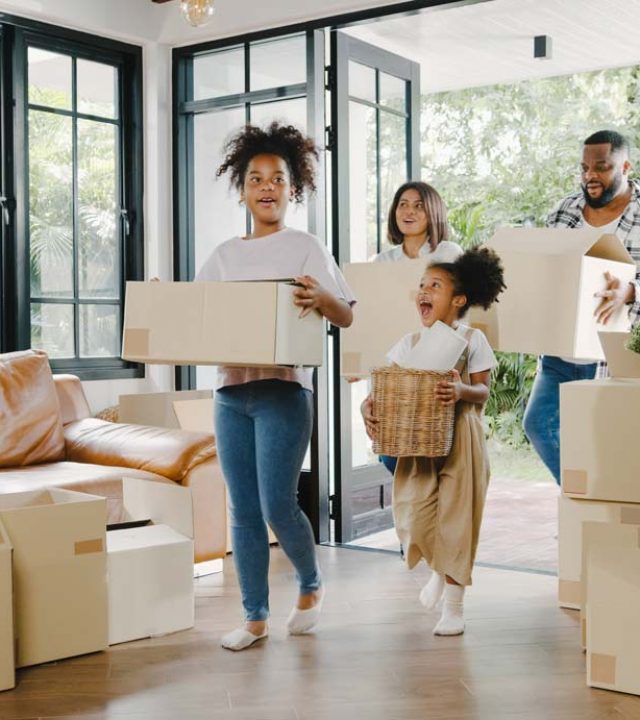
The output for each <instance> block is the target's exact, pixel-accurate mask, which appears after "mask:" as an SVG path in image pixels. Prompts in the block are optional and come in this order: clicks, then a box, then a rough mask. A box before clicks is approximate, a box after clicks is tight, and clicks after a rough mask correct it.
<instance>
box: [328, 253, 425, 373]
mask: <svg viewBox="0 0 640 720" xmlns="http://www.w3.org/2000/svg"><path fill="white" fill-rule="evenodd" d="M425 268H426V263H425V261H424V260H407V261H406V262H399V263H351V264H347V265H345V266H344V276H345V279H346V281H347V283H348V285H349V287H350V288H351V289H352V291H353V293H354V295H355V297H357V298H358V304H357V305H356V308H355V310H354V313H353V323H352V324H351V326H350V327H348V328H345V329H343V330H341V331H340V342H341V353H342V362H341V368H340V372H341V374H342V375H346V376H351V377H366V376H367V375H369V373H370V371H371V368H374V367H381V366H383V365H386V364H387V361H386V360H385V355H386V353H387V352H389V350H391V348H392V347H393V346H394V345H395V344H396V343H397V342H398V340H400V338H402V337H403V336H404V335H406V334H407V333H411V332H415V331H416V330H420V329H421V328H422V324H421V323H420V316H419V315H418V311H417V309H416V304H415V299H416V295H417V292H418V287H419V285H420V278H421V277H422V275H423V274H424V271H425Z"/></svg>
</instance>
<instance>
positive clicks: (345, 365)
mask: <svg viewBox="0 0 640 720" xmlns="http://www.w3.org/2000/svg"><path fill="white" fill-rule="evenodd" d="M361 369H362V353H357V352H346V353H344V354H343V355H342V374H343V375H350V374H353V373H359V372H361Z"/></svg>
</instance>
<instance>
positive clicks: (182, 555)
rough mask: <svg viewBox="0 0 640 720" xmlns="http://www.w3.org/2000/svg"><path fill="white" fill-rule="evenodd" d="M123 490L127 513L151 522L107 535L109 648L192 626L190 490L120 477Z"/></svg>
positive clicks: (191, 517) (191, 509) (191, 522)
mask: <svg viewBox="0 0 640 720" xmlns="http://www.w3.org/2000/svg"><path fill="white" fill-rule="evenodd" d="M122 491H123V506H124V508H125V511H126V512H127V515H128V516H129V517H130V518H132V519H136V520H140V519H150V520H152V521H153V523H154V524H151V525H145V526H142V527H133V528H123V529H117V530H110V531H109V532H108V533H107V557H108V569H109V644H110V645H115V644H117V643H121V642H128V641H130V640H137V639H140V638H145V637H151V636H154V635H164V634H166V633H171V632H176V631H178V630H186V629H188V628H191V627H193V623H194V593H193V540H192V538H193V520H192V519H193V508H192V501H191V492H190V490H189V488H183V487H179V486H174V485H169V484H165V483H156V482H148V481H145V480H139V479H137V478H124V479H123V482H122Z"/></svg>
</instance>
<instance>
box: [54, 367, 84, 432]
mask: <svg viewBox="0 0 640 720" xmlns="http://www.w3.org/2000/svg"><path fill="white" fill-rule="evenodd" d="M53 383H54V385H55V388H56V393H57V394H58V405H59V406H60V419H61V420H62V424H63V425H66V424H67V423H70V422H73V421H74V420H82V419H83V418H88V417H91V409H90V408H89V403H88V402H87V398H86V397H85V394H84V390H83V389H82V383H81V382H80V378H78V377H76V376H75V375H54V376H53Z"/></svg>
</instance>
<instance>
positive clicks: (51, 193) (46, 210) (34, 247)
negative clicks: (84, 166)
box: [29, 110, 73, 297]
mask: <svg viewBox="0 0 640 720" xmlns="http://www.w3.org/2000/svg"><path fill="white" fill-rule="evenodd" d="M29 250H30V264H31V295H32V296H36V297H43V296H48V297H70V296H72V295H73V179H72V126H71V118H68V117H63V116H61V115H54V114H52V113H48V112H40V111H37V110H31V111H29Z"/></svg>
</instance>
